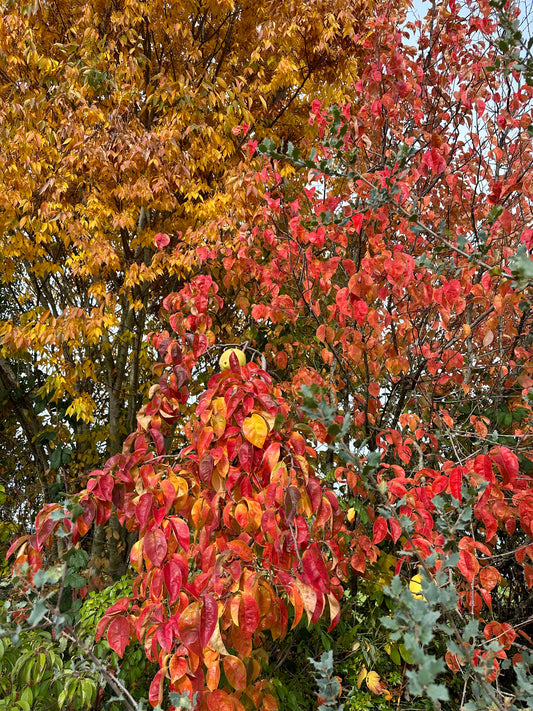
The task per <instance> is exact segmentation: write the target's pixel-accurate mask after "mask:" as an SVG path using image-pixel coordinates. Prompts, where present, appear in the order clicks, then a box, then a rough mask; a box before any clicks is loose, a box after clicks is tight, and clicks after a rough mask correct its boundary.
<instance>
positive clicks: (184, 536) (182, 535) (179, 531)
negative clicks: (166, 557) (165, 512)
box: [170, 516, 190, 552]
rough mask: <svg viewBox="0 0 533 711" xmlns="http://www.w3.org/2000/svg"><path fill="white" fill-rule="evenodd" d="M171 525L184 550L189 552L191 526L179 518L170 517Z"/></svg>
mask: <svg viewBox="0 0 533 711" xmlns="http://www.w3.org/2000/svg"><path fill="white" fill-rule="evenodd" d="M170 523H171V524H172V528H173V529H174V533H175V534H176V538H177V539H178V543H179V544H180V546H181V547H182V548H183V550H184V551H185V552H187V551H188V550H189V541H190V533H189V526H188V525H187V523H186V521H184V520H183V519H182V518H180V517H179V516H172V517H170Z"/></svg>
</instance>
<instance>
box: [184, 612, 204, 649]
mask: <svg viewBox="0 0 533 711" xmlns="http://www.w3.org/2000/svg"><path fill="white" fill-rule="evenodd" d="M200 623H201V612H200V603H199V602H192V603H191V604H190V605H188V606H187V607H186V608H185V609H184V610H183V612H182V613H181V615H180V618H179V621H178V632H179V635H180V638H181V641H182V642H183V644H184V645H185V646H186V647H187V649H190V650H191V651H193V652H194V653H195V654H200V653H201V651H202V648H201V645H200Z"/></svg>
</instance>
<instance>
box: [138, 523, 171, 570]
mask: <svg viewBox="0 0 533 711" xmlns="http://www.w3.org/2000/svg"><path fill="white" fill-rule="evenodd" d="M143 550H144V554H145V555H146V557H147V558H148V560H149V561H150V562H151V563H152V564H153V565H155V566H157V567H159V566H160V565H161V564H162V563H163V561H164V560H165V557H166V555H167V539H166V538H165V534H164V533H163V531H161V529H159V528H156V529H155V530H154V531H147V533H146V535H145V537H144V542H143Z"/></svg>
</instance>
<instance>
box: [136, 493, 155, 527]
mask: <svg viewBox="0 0 533 711" xmlns="http://www.w3.org/2000/svg"><path fill="white" fill-rule="evenodd" d="M151 512H152V494H149V493H148V492H146V493H145V494H141V496H140V497H139V501H138V503H137V506H136V507H135V517H136V519H137V521H138V522H139V526H140V527H141V528H144V527H145V526H146V524H147V522H148V519H149V517H150V514H151Z"/></svg>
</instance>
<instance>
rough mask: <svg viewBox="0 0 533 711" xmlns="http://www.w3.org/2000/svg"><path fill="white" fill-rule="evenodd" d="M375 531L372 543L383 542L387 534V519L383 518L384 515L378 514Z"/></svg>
mask: <svg viewBox="0 0 533 711" xmlns="http://www.w3.org/2000/svg"><path fill="white" fill-rule="evenodd" d="M373 533H374V537H373V539H372V543H374V544H378V543H381V541H382V540H383V539H384V538H385V536H386V535H387V521H386V520H385V519H384V518H383V516H378V518H377V519H376V520H375V521H374V528H373Z"/></svg>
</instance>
